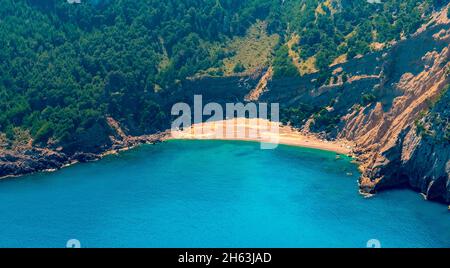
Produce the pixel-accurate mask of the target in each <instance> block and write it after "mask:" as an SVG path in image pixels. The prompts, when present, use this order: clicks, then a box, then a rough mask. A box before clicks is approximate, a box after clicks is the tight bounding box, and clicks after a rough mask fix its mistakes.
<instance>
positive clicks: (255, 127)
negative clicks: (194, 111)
mask: <svg viewBox="0 0 450 268" xmlns="http://www.w3.org/2000/svg"><path fill="white" fill-rule="evenodd" d="M230 127H231V128H232V130H231V131H230V132H228V133H227V130H229V129H230ZM270 127H278V131H277V132H273V131H270ZM221 131H223V132H222V133H223V135H220V133H221ZM230 134H231V135H230ZM183 139H184V140H239V141H254V142H268V143H271V142H273V141H276V143H278V144H283V145H290V146H298V147H305V148H311V149H318V150H324V151H331V152H335V153H337V154H344V155H349V156H353V148H354V144H353V143H352V142H350V141H346V140H335V141H328V140H323V139H320V138H318V137H317V136H315V135H312V134H309V133H303V132H300V131H298V130H297V129H294V128H292V127H289V126H284V125H281V124H279V123H275V122H271V121H269V120H265V119H256V118H254V119H247V118H234V119H227V120H221V121H214V122H206V123H199V124H194V125H192V126H191V127H190V128H187V129H184V130H178V131H172V133H171V135H170V136H169V137H166V140H183Z"/></svg>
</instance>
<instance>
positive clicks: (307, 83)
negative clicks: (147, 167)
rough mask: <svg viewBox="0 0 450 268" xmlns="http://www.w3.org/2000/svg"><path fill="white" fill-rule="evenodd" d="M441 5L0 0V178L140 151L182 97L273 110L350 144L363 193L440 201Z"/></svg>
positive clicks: (443, 120)
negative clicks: (410, 194)
mask: <svg viewBox="0 0 450 268" xmlns="http://www.w3.org/2000/svg"><path fill="white" fill-rule="evenodd" d="M447 3H448V2H447V1H443V0H441V1H440V0H425V1H415V0H406V1H405V0H404V1H400V0H386V1H382V3H376V2H372V3H371V2H369V1H353V0H284V1H282V0H280V1H273V0H249V1H238V0H214V1H213V0H188V1H185V0H183V1H182V0H169V1H159V0H121V1H107V0H104V1H81V3H80V4H76V3H72V4H70V3H68V2H67V1H62V0H61V1H58V0H45V1H43V0H39V1H38V0H4V1H3V3H2V5H1V6H0V44H1V47H2V48H3V49H2V51H0V67H1V72H0V96H1V98H0V111H1V113H0V177H2V176H8V175H20V174H24V173H30V172H35V171H40V170H45V169H57V168H60V167H62V166H63V165H65V164H67V163H70V162H73V161H87V160H92V159H96V158H98V157H99V155H101V154H102V153H104V152H107V151H109V150H119V149H121V148H125V147H129V146H133V145H136V144H139V143H143V142H154V141H156V140H158V135H156V136H155V135H153V134H155V133H159V132H161V131H164V130H166V129H167V128H168V127H169V126H170V121H171V117H170V108H171V106H172V104H173V103H176V102H179V101H185V102H191V101H192V95H193V94H194V93H196V94H203V96H204V101H205V102H206V101H215V102H219V103H225V102H227V101H233V102H234V101H236V100H240V101H244V100H247V101H255V102H258V101H270V102H279V103H280V105H281V109H282V110H281V121H282V122H283V123H285V124H287V125H292V126H294V127H296V128H299V129H301V130H302V131H307V132H310V133H313V134H315V135H317V136H319V137H322V138H326V139H346V140H350V141H353V142H355V143H356V144H357V148H356V150H355V156H356V157H357V158H358V160H359V161H360V163H361V169H362V171H363V176H362V178H361V189H362V190H363V191H365V192H371V193H373V192H375V191H377V190H380V189H383V188H387V187H396V186H399V185H409V186H411V187H413V188H415V189H417V190H419V191H421V192H422V193H424V194H425V195H426V196H427V197H428V198H429V199H436V200H441V201H445V202H447V203H449V202H450V179H449V174H450V169H449V150H450V149H449V140H448V136H449V134H448V131H449V127H448V105H447V104H448V101H447V100H448V98H447V97H448V93H445V92H446V91H445V90H446V88H447V85H448V83H449V77H448V76H449V64H448V62H449V54H450V53H449V49H450V48H449V42H450V38H449V36H450V24H449V23H450V21H449V16H450V15H449V14H448V9H449V6H448V4H447ZM424 155H426V157H425V156H424ZM424 157H425V159H427V161H423V159H424ZM430 170H432V172H430Z"/></svg>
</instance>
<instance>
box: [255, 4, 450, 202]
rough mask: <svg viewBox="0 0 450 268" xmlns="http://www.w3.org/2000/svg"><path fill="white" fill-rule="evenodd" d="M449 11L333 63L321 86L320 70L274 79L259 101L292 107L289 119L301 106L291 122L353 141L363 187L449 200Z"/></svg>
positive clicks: (370, 190) (285, 108) (332, 136)
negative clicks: (405, 35) (362, 53)
mask: <svg viewBox="0 0 450 268" xmlns="http://www.w3.org/2000/svg"><path fill="white" fill-rule="evenodd" d="M447 10H448V7H445V8H443V9H442V10H441V11H440V12H436V13H435V14H434V15H433V17H432V19H431V21H430V22H429V23H427V24H426V25H424V26H423V27H421V28H420V29H419V30H418V31H417V32H416V33H415V34H414V35H412V36H410V37H408V38H405V39H404V40H402V41H399V42H397V43H393V44H390V46H389V47H388V48H386V49H384V50H383V51H379V52H374V53H371V54H368V55H366V56H364V57H356V58H354V59H351V60H348V61H347V62H344V63H341V64H337V65H334V66H333V67H332V76H331V79H328V81H327V82H325V83H324V84H322V85H317V84H316V81H317V79H318V74H309V75H304V76H302V77H297V78H284V79H272V80H270V81H269V82H268V84H267V89H265V91H264V93H263V95H262V96H261V97H260V101H270V102H279V103H280V105H281V107H282V108H284V111H285V112H286V111H296V113H297V116H296V117H295V116H288V117H287V118H288V119H289V122H288V123H291V124H292V123H293V122H292V121H291V120H294V119H296V118H298V117H299V116H298V114H299V112H298V111H299V110H300V111H303V113H300V114H301V116H300V118H301V120H300V121H299V122H294V123H295V124H294V125H295V126H297V127H299V128H301V129H303V130H304V131H305V129H306V130H307V131H310V132H314V133H316V134H319V135H320V136H322V137H326V138H328V139H346V140H351V141H354V142H355V143H356V148H355V156H356V157H357V159H358V160H359V162H360V164H361V170H362V174H363V175H362V177H361V179H360V187H361V190H362V192H367V193H373V192H376V191H378V190H381V189H385V188H389V187H398V186H409V187H411V188H414V189H416V190H418V191H420V192H422V193H423V194H424V195H425V196H426V197H427V199H433V200H441V201H445V202H447V203H449V201H450V200H449V196H450V187H449V184H450V181H449V170H450V158H449V154H450V148H449V142H448V131H449V130H448V121H449V120H450V119H449V114H448V108H449V107H448V103H449V102H448V100H449V99H448V94H444V93H443V92H444V91H445V89H446V88H447V86H448V84H449V81H450V80H449V73H450V71H449V70H450V64H449V61H450V20H449V19H448V15H447ZM305 104H307V105H309V106H313V107H319V108H318V109H305V108H304V107H305ZM282 117H283V115H282ZM443 122H444V123H445V122H447V123H446V124H444V123H443ZM423 128H425V129H426V130H423ZM424 133H425V134H424ZM427 133H428V134H427ZM430 133H431V134H430Z"/></svg>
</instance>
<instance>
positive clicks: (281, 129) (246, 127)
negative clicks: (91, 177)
mask: <svg viewBox="0 0 450 268" xmlns="http://www.w3.org/2000/svg"><path fill="white" fill-rule="evenodd" d="M227 126H228V127H229V126H231V127H233V131H232V132H231V133H232V136H231V137H230V136H229V135H226V133H225V132H224V135H223V136H222V137H221V136H220V135H219V136H218V135H216V134H217V128H220V127H223V130H224V131H226V129H227ZM270 127H277V128H278V131H277V132H275V133H273V132H271V131H267V130H268V129H269V130H270ZM199 130H201V133H200V134H199ZM251 131H253V132H254V133H256V135H250V133H252V132H251ZM227 134H229V133H227ZM274 138H275V139H276V141H277V143H272V142H271V141H273V140H274ZM168 140H224V141H226V140H229V141H251V142H261V143H269V144H275V145H277V144H282V145H288V146H295V147H304V148H310V149H317V150H323V151H329V152H334V153H336V154H341V155H347V156H350V157H354V155H353V148H354V145H353V144H352V143H351V142H349V141H342V140H337V141H327V140H323V139H320V138H318V137H316V136H314V135H312V134H306V133H302V132H300V131H298V130H296V129H294V128H292V127H289V126H284V125H281V124H280V123H275V122H271V121H269V120H264V119H246V118H235V119H228V120H221V121H214V122H207V123H200V124H194V125H192V126H191V127H189V128H188V129H185V130H178V131H170V130H166V131H163V132H160V133H155V134H151V135H143V136H137V137H131V136H127V137H125V139H124V140H122V141H120V142H118V143H117V144H115V145H114V146H112V147H111V148H109V149H108V150H106V151H104V152H101V153H98V154H92V153H80V154H79V155H78V157H74V156H71V157H67V156H66V158H65V160H61V161H60V162H59V166H57V167H55V166H50V167H48V168H42V169H36V170H33V171H31V172H29V171H28V172H23V173H19V174H8V175H5V176H0V180H3V179H12V178H18V177H22V176H26V175H32V174H36V173H40V172H43V173H51V172H55V171H58V170H61V169H63V168H66V167H70V166H72V165H75V164H78V163H85V162H93V161H97V160H100V159H102V158H104V157H106V156H108V155H117V154H119V153H120V152H124V151H128V150H132V149H134V148H136V147H139V146H140V145H143V144H156V143H159V142H164V141H168ZM272 149H273V148H272ZM37 150H38V151H39V150H42V151H49V152H51V153H55V152H53V151H51V150H49V149H45V148H38V149H37ZM40 157H41V158H44V157H45V156H40ZM19 158H20V157H19ZM23 160H26V159H23ZM19 162H20V160H19ZM16 164H17V167H18V168H19V166H20V163H17V162H16Z"/></svg>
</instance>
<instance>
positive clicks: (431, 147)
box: [372, 91, 450, 203]
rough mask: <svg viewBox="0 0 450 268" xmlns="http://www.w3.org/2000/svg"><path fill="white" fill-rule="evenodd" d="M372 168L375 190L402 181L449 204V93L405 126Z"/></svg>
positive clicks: (429, 196) (430, 197) (429, 197)
mask: <svg viewBox="0 0 450 268" xmlns="http://www.w3.org/2000/svg"><path fill="white" fill-rule="evenodd" d="M384 157H385V159H386V162H385V163H384V164H383V165H380V166H378V167H376V168H374V169H373V170H372V172H374V174H373V175H374V176H375V177H379V178H381V179H380V181H379V182H378V183H377V184H376V186H375V190H377V189H383V188H385V187H390V186H396V185H399V184H402V183H405V184H408V185H410V186H411V187H412V188H414V189H416V190H418V191H420V192H422V193H423V194H425V196H426V197H427V199H429V200H440V201H444V202H447V203H450V92H448V91H447V92H446V94H445V95H444V96H443V97H442V98H441V99H440V100H439V101H438V103H437V104H436V106H435V107H434V108H433V109H432V110H431V111H430V112H429V114H428V115H427V116H426V117H424V118H423V119H421V120H419V121H417V123H416V124H415V125H414V126H413V127H410V128H407V129H405V130H404V131H403V132H402V134H401V135H400V136H399V138H398V140H397V143H396V144H395V146H393V147H392V148H391V149H389V150H387V151H386V152H385V153H384Z"/></svg>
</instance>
